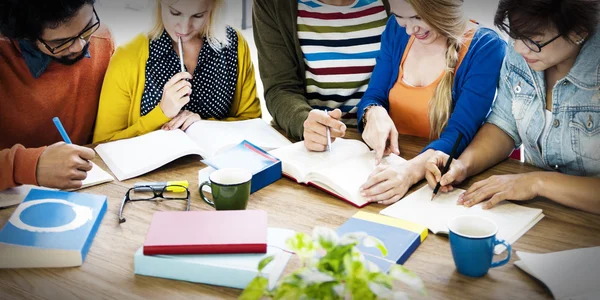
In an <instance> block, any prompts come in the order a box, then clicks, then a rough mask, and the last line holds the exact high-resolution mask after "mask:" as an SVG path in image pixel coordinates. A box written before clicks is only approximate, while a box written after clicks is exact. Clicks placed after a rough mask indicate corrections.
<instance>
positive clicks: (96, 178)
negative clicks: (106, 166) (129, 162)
mask: <svg viewBox="0 0 600 300" xmlns="http://www.w3.org/2000/svg"><path fill="white" fill-rule="evenodd" d="M113 180H115V178H114V177H112V175H110V174H109V173H108V172H106V171H104V170H102V168H100V167H99V166H98V165H96V164H95V163H93V162H92V169H91V170H90V171H89V172H87V177H86V178H85V180H83V185H82V186H81V188H79V189H83V188H87V187H90V186H94V185H98V184H102V183H106V182H111V181H113ZM79 189H72V190H71V191H75V190H79Z"/></svg>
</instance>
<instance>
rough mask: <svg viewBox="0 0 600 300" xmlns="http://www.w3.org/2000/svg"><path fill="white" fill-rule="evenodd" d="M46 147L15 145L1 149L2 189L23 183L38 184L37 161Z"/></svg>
mask: <svg viewBox="0 0 600 300" xmlns="http://www.w3.org/2000/svg"><path fill="white" fill-rule="evenodd" d="M44 150H46V147H41V148H29V149H28V148H25V147H23V146H22V145H19V144H17V145H15V146H13V147H12V148H10V149H2V150H0V191H3V190H5V189H7V188H11V187H15V186H17V185H21V184H33V185H38V183H37V178H36V169H37V163H38V160H39V158H40V156H41V155H42V152H44Z"/></svg>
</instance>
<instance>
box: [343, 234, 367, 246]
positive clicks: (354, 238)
mask: <svg viewBox="0 0 600 300" xmlns="http://www.w3.org/2000/svg"><path fill="white" fill-rule="evenodd" d="M367 236H369V235H368V234H367V233H366V232H362V231H361V232H350V233H346V234H344V235H342V236H341V237H340V241H339V243H338V244H340V245H350V244H355V245H358V243H360V241H361V240H362V239H364V238H366V237H367Z"/></svg>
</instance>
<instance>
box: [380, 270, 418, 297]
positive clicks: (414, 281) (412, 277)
mask: <svg viewBox="0 0 600 300" xmlns="http://www.w3.org/2000/svg"><path fill="white" fill-rule="evenodd" d="M388 274H389V275H390V276H392V277H393V278H394V279H396V280H398V281H400V282H402V283H404V284H406V285H408V286H409V287H410V288H412V289H413V290H415V291H419V292H421V294H423V295H425V285H424V284H423V281H422V280H421V278H419V276H417V274H415V273H413V272H412V271H410V270H409V269H407V268H405V267H404V266H402V265H396V264H395V265H393V266H392V267H391V268H390V270H389V271H388Z"/></svg>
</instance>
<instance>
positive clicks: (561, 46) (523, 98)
mask: <svg viewBox="0 0 600 300" xmlns="http://www.w3.org/2000/svg"><path fill="white" fill-rule="evenodd" d="M599 16H600V1H589V0H588V1H586V0H562V1H552V0H531V1H526V2H524V1H520V0H501V1H500V3H499V5H498V10H497V12H496V17H495V24H496V26H498V27H499V28H500V29H501V30H503V31H505V32H506V33H508V34H509V35H510V36H511V38H512V39H513V40H514V42H512V43H511V46H510V47H509V51H508V54H507V56H506V59H505V61H504V64H503V66H502V70H501V73H500V82H499V86H498V96H497V99H496V101H495V103H494V106H493V109H492V113H491V114H490V116H489V117H488V119H487V121H486V124H485V125H484V126H483V127H482V128H481V129H480V131H479V132H478V133H477V135H476V136H475V139H474V140H473V142H472V143H471V144H470V145H469V147H468V148H467V149H466V150H465V151H464V152H463V153H462V155H461V156H460V157H459V158H458V159H457V160H454V161H453V162H452V165H451V168H450V170H449V171H448V173H446V174H445V175H444V176H441V172H440V169H441V168H442V166H443V165H445V163H446V161H447V159H448V155H446V154H444V153H436V155H434V156H433V157H432V158H431V159H430V160H429V161H428V163H427V174H426V178H427V181H428V183H429V185H430V186H432V187H433V186H435V185H436V184H437V182H438V181H440V180H441V185H442V186H443V187H442V191H449V190H452V185H454V184H458V183H460V182H462V181H463V180H465V179H466V178H467V177H470V176H472V175H475V174H477V173H480V172H482V171H483V170H485V169H487V168H489V167H491V166H493V165H495V164H497V163H499V162H501V161H503V160H504V159H506V157H508V155H509V154H510V153H511V152H512V151H513V149H514V148H515V147H519V146H523V147H524V150H525V151H524V152H525V160H526V161H527V162H528V163H531V164H533V165H535V166H537V167H540V168H543V169H546V170H548V171H547V172H532V173H526V174H515V175H503V176H492V177H490V178H489V179H486V180H483V181H480V182H477V183H475V184H473V185H472V186H471V187H470V188H469V189H468V190H467V191H466V192H465V193H464V194H462V195H461V197H460V199H459V204H464V205H466V206H473V205H475V204H477V203H479V202H482V201H486V200H487V202H486V203H484V204H483V207H484V208H490V207H492V206H494V205H496V204H497V203H499V202H501V201H503V200H529V199H533V198H535V197H538V196H541V197H544V198H547V199H550V200H554V201H556V202H559V203H562V204H564V205H567V206H571V207H575V208H578V209H582V210H586V211H590V212H594V213H597V214H600V195H599V194H598V186H600V54H599V53H600V26H599V20H598V18H599Z"/></svg>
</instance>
